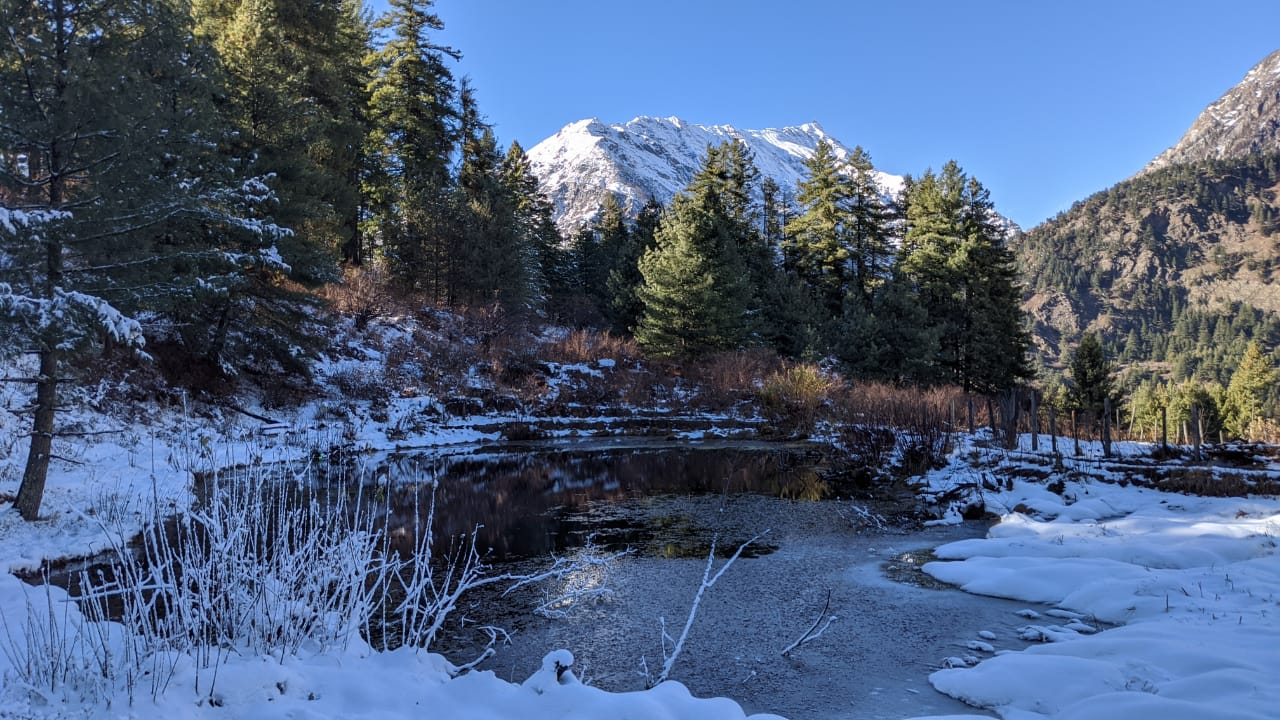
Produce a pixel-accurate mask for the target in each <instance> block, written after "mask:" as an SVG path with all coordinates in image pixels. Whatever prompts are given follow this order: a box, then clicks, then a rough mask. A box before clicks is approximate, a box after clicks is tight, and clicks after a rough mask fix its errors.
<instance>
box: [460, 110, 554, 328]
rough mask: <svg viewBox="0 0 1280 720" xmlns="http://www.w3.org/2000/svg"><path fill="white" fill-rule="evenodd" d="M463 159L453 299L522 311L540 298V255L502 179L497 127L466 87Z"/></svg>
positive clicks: (463, 118)
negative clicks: (482, 113) (483, 116)
mask: <svg viewBox="0 0 1280 720" xmlns="http://www.w3.org/2000/svg"><path fill="white" fill-rule="evenodd" d="M460 99H461V105H460V108H461V126H460V127H461V136H462V162H461V165H460V167H459V169H458V190H457V198H458V200H457V203H458V206H459V207H460V208H461V214H460V217H459V219H460V225H459V226H458V233H459V234H458V236H457V239H456V241H455V242H454V243H453V247H454V248H455V251H454V253H453V256H452V257H451V261H452V262H451V273H450V297H451V299H452V301H453V302H455V303H459V304H462V305H472V306H475V305H490V304H493V303H497V304H498V305H499V306H501V307H502V308H503V309H505V310H508V311H512V310H524V309H527V308H529V307H530V306H531V305H532V304H533V303H534V302H535V301H536V298H537V293H538V281H539V277H538V274H539V253H538V248H536V247H534V246H533V244H532V243H531V242H529V240H530V238H528V237H527V236H525V235H524V234H523V233H522V232H521V230H522V228H521V222H520V219H519V217H518V209H517V198H516V197H515V196H514V195H513V194H512V192H511V191H510V188H509V187H508V186H507V185H506V184H505V183H504V182H503V176H502V156H501V154H500V153H499V151H498V144H497V139H496V138H495V137H494V134H493V128H491V127H489V125H488V124H486V123H485V122H483V121H482V120H481V119H480V113H479V110H478V109H477V106H476V102H475V98H474V95H473V93H472V91H471V89H470V88H469V87H466V86H465V85H464V86H463V88H462V90H461V92H460Z"/></svg>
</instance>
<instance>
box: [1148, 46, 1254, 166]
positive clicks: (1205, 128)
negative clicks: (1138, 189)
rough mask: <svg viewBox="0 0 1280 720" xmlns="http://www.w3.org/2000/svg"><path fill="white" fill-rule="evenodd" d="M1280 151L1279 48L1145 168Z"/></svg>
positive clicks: (1208, 108)
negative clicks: (1174, 143) (1176, 142)
mask: <svg viewBox="0 0 1280 720" xmlns="http://www.w3.org/2000/svg"><path fill="white" fill-rule="evenodd" d="M1276 151H1280V50H1277V51H1275V52H1273V53H1271V54H1270V55H1268V56H1267V57H1266V58H1264V59H1263V60H1262V62H1260V63H1258V64H1257V65H1255V66H1254V67H1253V69H1252V70H1250V71H1249V72H1248V73H1247V74H1246V75H1245V76H1244V79H1243V80H1241V81H1240V82H1239V84H1237V85H1236V86H1235V87H1233V88H1231V89H1230V90H1228V91H1227V92H1226V93H1225V94H1224V95H1223V96H1222V97H1220V98H1218V99H1217V100H1216V101H1214V103H1213V104H1211V105H1210V106H1209V107H1207V108H1205V110H1204V112H1202V113H1201V114H1200V117H1198V118H1196V121H1195V122H1194V123H1193V124H1192V125H1191V128H1190V129H1189V130H1187V133H1186V134H1185V135H1183V136H1182V139H1181V140H1179V141H1178V144H1177V145H1174V146H1173V147H1171V148H1169V149H1168V150H1165V151H1164V152H1162V153H1160V155H1158V156H1157V157H1156V158H1155V159H1154V160H1152V161H1151V163H1150V164H1148V165H1147V167H1146V168H1144V169H1143V170H1142V172H1144V173H1146V172H1151V171H1152V170H1158V169H1160V168H1162V167H1165V166H1167V165H1174V164H1177V163H1188V162H1198V161H1202V160H1216V159H1223V158H1235V157H1243V156H1246V155H1253V154H1256V153H1269V152H1276Z"/></svg>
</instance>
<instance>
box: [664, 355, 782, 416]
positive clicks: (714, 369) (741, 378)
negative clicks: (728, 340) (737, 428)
mask: <svg viewBox="0 0 1280 720" xmlns="http://www.w3.org/2000/svg"><path fill="white" fill-rule="evenodd" d="M781 369H782V361H781V359H780V358H779V357H778V354H777V353H775V352H774V351H772V350H766V349H763V348H751V349H747V350H735V351H731V352H723V353H717V354H715V355H710V356H708V357H706V358H703V359H701V360H697V361H691V362H690V363H689V364H687V365H672V366H669V370H670V374H672V375H675V376H683V377H685V378H687V379H688V380H690V381H692V382H693V384H694V385H696V386H697V387H698V392H699V395H700V397H701V399H702V400H703V402H704V403H705V404H707V405H709V406H710V407H714V408H729V407H733V406H734V405H737V404H738V403H740V402H742V401H744V400H753V399H755V398H756V397H757V396H758V393H759V390H760V386H761V378H764V377H767V376H769V375H770V374H772V373H776V372H778V371H779V370H781Z"/></svg>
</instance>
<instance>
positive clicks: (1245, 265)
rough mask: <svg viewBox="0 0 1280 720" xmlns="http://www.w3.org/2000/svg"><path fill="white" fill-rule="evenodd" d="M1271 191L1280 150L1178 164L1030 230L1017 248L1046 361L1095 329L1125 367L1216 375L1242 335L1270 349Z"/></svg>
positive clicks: (1277, 314) (1276, 216) (1274, 238)
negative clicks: (1142, 364) (1138, 364)
mask: <svg viewBox="0 0 1280 720" xmlns="http://www.w3.org/2000/svg"><path fill="white" fill-rule="evenodd" d="M1278 196H1280V155H1276V154H1269V155H1252V156H1248V157H1245V158H1233V159H1226V160H1211V161H1202V162H1198V163H1192V164H1179V165H1172V166H1169V167H1165V168H1161V169H1158V170H1154V171H1151V172H1148V173H1144V174H1142V175H1139V176H1138V177H1135V178H1132V179H1130V180H1127V181H1125V182H1122V183H1120V184H1118V185H1116V186H1114V187H1112V188H1110V189H1109V190H1106V191H1103V192H1100V193H1097V194H1095V195H1093V196H1091V197H1089V198H1088V199H1086V200H1083V201H1081V202H1078V203H1076V204H1075V205H1074V206H1072V207H1071V209H1070V210H1068V211H1067V212H1064V213H1061V214H1059V215H1058V216H1057V217H1055V218H1053V219H1052V220H1050V221H1048V222H1046V223H1044V224H1042V225H1040V226H1038V227H1036V228H1034V229H1032V230H1030V231H1028V232H1027V233H1026V234H1025V235H1023V236H1022V237H1021V238H1019V239H1018V240H1016V241H1015V242H1014V244H1013V249H1014V252H1015V254H1016V256H1017V258H1018V263H1019V266H1020V268H1021V269H1022V271H1023V278H1024V282H1025V283H1026V284H1027V289H1028V296H1027V303H1026V309H1027V311H1028V313H1029V314H1030V316H1031V319H1032V321H1033V323H1034V333H1033V334H1034V336H1035V338H1036V343H1037V345H1038V347H1039V348H1040V350H1041V351H1042V353H1043V356H1044V359H1045V360H1046V361H1047V362H1049V363H1050V364H1054V363H1057V362H1059V361H1061V360H1062V359H1063V358H1064V357H1065V354H1066V353H1067V352H1068V351H1069V350H1068V348H1069V347H1070V346H1071V345H1072V344H1073V343H1074V342H1075V341H1076V340H1077V339H1078V338H1079V335H1080V333H1081V332H1083V331H1085V330H1087V329H1093V330H1097V331H1099V332H1100V333H1101V335H1102V337H1103V338H1104V342H1105V343H1106V344H1108V345H1109V346H1110V347H1111V348H1112V350H1113V351H1114V352H1115V354H1116V355H1118V356H1120V357H1121V359H1123V360H1126V361H1153V362H1155V363H1167V365H1166V366H1163V367H1162V366H1158V365H1157V366H1155V368H1154V369H1156V370H1158V371H1171V372H1172V373H1173V375H1174V376H1175V377H1178V376H1186V377H1190V376H1192V375H1195V374H1199V375H1200V376H1202V377H1206V378H1216V379H1220V376H1221V375H1222V373H1223V372H1224V371H1226V370H1227V369H1228V368H1225V367H1224V366H1223V365H1224V363H1230V364H1234V362H1235V360H1238V357H1239V354H1240V353H1242V352H1243V347H1244V343H1245V342H1246V341H1247V340H1248V339H1250V338H1252V337H1255V336H1258V335H1262V336H1265V338H1264V339H1265V340H1266V343H1265V344H1267V346H1268V347H1274V346H1275V343H1276V342H1277V341H1280V334H1278V333H1277V327H1278V321H1277V318H1280V287H1278V286H1277V279H1278V278H1277V274H1278V271H1280V268H1278V267H1277V266H1278V265H1280V197H1278ZM1233 356H1234V360H1233V359H1232V358H1233Z"/></svg>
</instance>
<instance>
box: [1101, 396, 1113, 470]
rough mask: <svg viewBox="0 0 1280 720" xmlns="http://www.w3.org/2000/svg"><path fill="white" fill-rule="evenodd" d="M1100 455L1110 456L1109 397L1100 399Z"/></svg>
mask: <svg viewBox="0 0 1280 720" xmlns="http://www.w3.org/2000/svg"><path fill="white" fill-rule="evenodd" d="M1102 456H1103V457H1108V458H1109V457H1111V398H1104V399H1103V400H1102Z"/></svg>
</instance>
